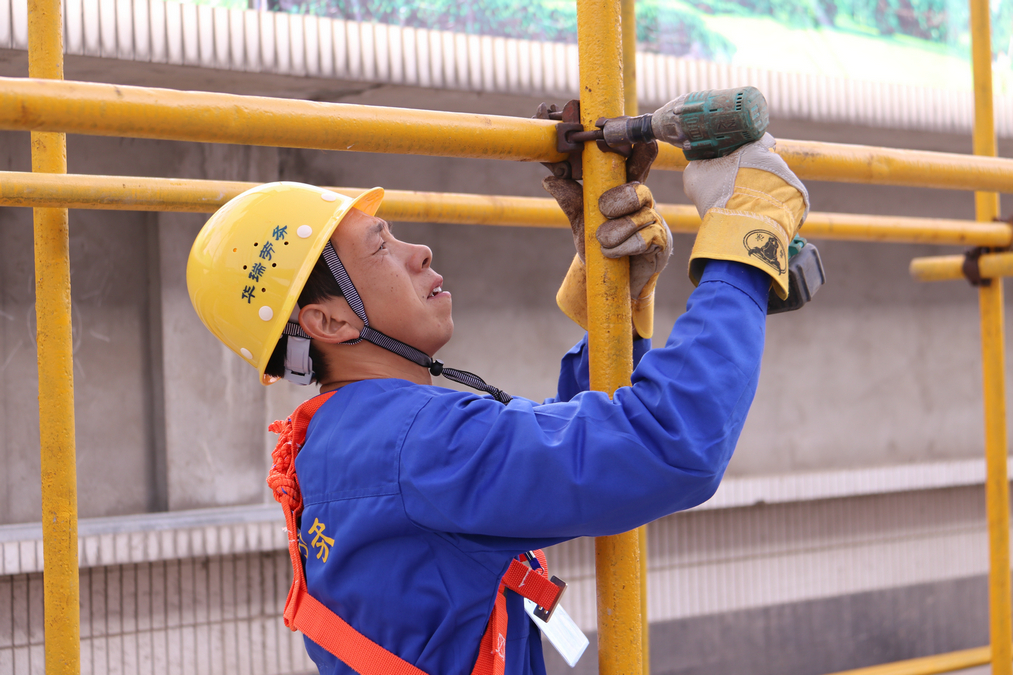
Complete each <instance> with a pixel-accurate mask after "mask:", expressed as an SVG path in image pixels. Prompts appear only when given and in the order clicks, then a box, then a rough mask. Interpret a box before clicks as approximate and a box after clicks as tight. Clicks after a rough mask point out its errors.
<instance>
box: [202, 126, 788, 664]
mask: <svg viewBox="0 0 1013 675" xmlns="http://www.w3.org/2000/svg"><path fill="white" fill-rule="evenodd" d="M772 146H773V139H772V138H770V137H769V135H768V136H766V137H764V139H763V140H761V141H759V142H757V143H753V144H750V145H747V146H745V147H744V148H742V149H740V150H738V151H737V152H735V153H734V154H732V155H729V156H727V157H725V158H722V159H717V160H710V161H706V162H694V163H692V164H691V165H690V166H689V168H688V169H687V171H686V172H685V177H684V182H685V188H686V192H687V194H688V195H689V197H690V198H691V199H692V200H693V201H694V203H695V204H696V206H697V208H698V210H699V211H700V213H701V215H702V216H703V224H702V226H701V228H700V231H699V234H698V235H697V240H696V244H695V246H694V248H693V252H692V254H691V256H690V264H689V269H690V277H691V279H692V280H693V282H694V283H695V284H697V288H696V290H695V291H694V292H693V293H692V295H691V297H690V299H689V302H688V305H687V309H686V312H685V313H684V314H683V315H682V316H681V317H680V318H679V320H678V321H677V322H676V323H675V326H674V327H673V329H672V332H671V334H670V336H669V338H668V340H667V342H666V344H665V345H664V346H662V347H659V348H657V349H653V350H652V349H650V346H651V345H650V340H649V338H650V335H651V333H652V331H653V289H654V284H655V281H656V280H657V276H658V274H659V273H660V272H661V270H662V269H663V268H664V266H665V263H666V262H667V260H668V257H669V255H670V253H671V248H672V246H671V235H670V233H669V231H668V228H667V226H666V225H665V223H664V221H663V220H662V218H661V217H660V216H659V215H658V214H657V212H656V211H654V209H653V206H654V202H653V198H652V197H651V194H650V191H649V190H648V189H647V188H646V186H644V185H643V184H642V183H641V182H630V183H627V184H625V185H622V186H619V187H618V188H615V189H613V190H610V191H608V192H606V193H605V195H603V196H602V198H601V200H600V202H599V205H600V207H601V210H602V212H603V213H604V214H605V215H606V216H608V217H609V218H610V219H609V220H608V221H606V223H605V224H604V225H602V226H601V227H600V228H599V230H598V231H597V237H598V239H599V241H600V242H601V243H602V246H603V250H604V251H605V254H606V255H610V256H613V257H619V256H627V255H628V256H631V258H630V261H631V295H632V297H631V301H632V302H633V306H634V319H633V323H634V326H633V330H634V331H635V337H636V338H638V339H635V340H634V361H635V363H636V368H635V370H634V372H633V377H632V382H633V384H632V386H631V387H623V388H620V389H619V390H617V391H616V392H615V394H614V396H613V397H612V398H611V399H610V398H609V397H608V396H607V395H606V394H604V393H601V392H594V391H588V388H589V385H588V371H587V363H588V357H587V339H586V337H585V338H584V340H582V341H581V342H580V343H579V344H577V345H576V346H575V347H574V348H573V349H572V350H571V351H570V352H569V353H567V354H566V355H565V356H564V357H563V360H562V366H561V369H560V376H559V389H558V394H557V396H556V398H555V399H553V400H550V401H547V402H545V403H536V402H533V401H530V400H526V399H522V398H518V397H510V396H509V395H507V394H506V393H505V392H502V391H501V390H499V389H497V388H495V387H493V386H491V385H488V384H486V383H484V382H483V381H482V380H481V379H480V378H478V377H476V376H473V375H471V374H470V373H465V372H462V371H456V370H453V369H450V368H446V367H444V366H443V364H442V363H440V362H439V361H437V360H435V358H434V355H435V354H436V353H437V352H438V351H439V349H440V348H442V347H443V346H444V345H445V344H446V343H447V342H448V341H449V340H450V338H451V335H452V333H453V320H452V316H451V304H452V300H451V295H450V293H449V292H448V291H446V290H444V280H443V278H442V277H441V276H440V275H439V274H437V273H436V271H435V270H434V269H433V267H432V262H433V260H432V252H431V251H430V249H429V248H427V247H425V246H421V245H416V244H409V243H406V242H403V241H401V240H399V239H398V238H397V237H396V236H395V235H394V233H392V232H391V230H390V228H389V226H388V224H387V223H386V222H385V221H384V220H382V219H380V218H377V217H376V216H375V215H374V214H375V213H376V211H377V208H378V207H379V206H380V203H381V200H382V199H383V190H382V189H380V188H374V189H372V190H369V191H366V192H365V193H363V194H361V195H359V196H358V197H355V198H350V197H347V196H344V195H339V194H336V193H334V192H331V191H328V190H323V189H319V188H315V187H312V186H308V185H302V184H296V183H271V184H267V185H263V186H260V187H257V188H254V189H252V190H249V191H247V192H245V193H243V194H241V195H239V196H238V197H236V198H235V199H233V200H232V201H230V202H229V203H228V204H226V205H225V206H224V207H222V208H221V209H220V210H219V211H218V212H217V213H216V214H215V215H214V216H213V217H212V218H211V219H210V220H209V221H208V223H207V224H206V225H205V226H204V228H203V230H202V231H201V233H200V234H199V235H198V238H197V240H196V241H195V243H194V246H193V249H192V251H191V255H190V260H189V264H188V268H187V285H188V288H189V292H190V296H191V300H192V302H193V304H194V307H195V309H196V310H197V313H198V314H199V315H200V318H201V319H202V320H203V322H204V323H205V325H207V327H208V328H209V329H210V330H211V332H212V333H214V334H215V335H216V336H217V337H218V338H219V339H220V340H222V342H224V343H225V344H226V345H228V346H229V347H230V348H231V349H232V350H233V351H234V352H236V353H237V354H239V355H240V356H241V357H242V358H243V359H245V360H246V361H247V362H249V363H250V364H251V365H252V366H254V367H255V368H257V369H258V370H259V372H260V374H261V376H262V378H263V381H264V382H265V383H269V382H271V381H274V380H276V379H278V378H281V377H284V378H286V379H289V380H292V381H294V382H299V383H302V384H308V383H310V382H316V383H317V384H318V385H319V386H320V392H321V395H319V396H316V397H314V398H311V399H310V400H309V401H307V402H306V403H304V404H303V405H302V406H300V407H299V408H298V409H297V410H296V411H295V412H294V413H293V415H292V416H291V417H290V418H289V419H288V420H286V421H284V422H280V423H275V424H274V425H272V429H273V430H274V431H276V432H278V433H280V439H279V443H278V447H277V449H276V450H275V452H274V455H273V459H274V466H273V468H272V475H271V478H270V480H269V483H270V484H271V486H272V489H273V490H274V493H275V497H276V498H277V499H278V500H279V501H280V502H281V503H282V505H283V507H284V510H285V513H286V522H287V524H288V531H289V533H290V552H291V554H292V559H293V566H294V575H295V580H294V582H293V588H292V591H291V592H290V594H289V599H288V602H287V604H286V610H285V620H286V623H287V624H288V625H289V626H290V627H292V628H293V629H295V628H298V629H300V630H302V631H303V633H304V634H306V636H307V641H306V646H307V649H308V651H309V654H310V656H311V657H312V659H313V660H314V661H315V663H316V664H317V666H318V668H319V670H320V672H321V673H328V674H330V673H349V672H353V669H354V671H357V672H359V673H362V674H363V675H384V674H385V673H391V672H399V673H413V674H418V675H421V674H422V673H427V674H429V675H467V673H471V672H474V673H483V674H486V673H488V675H493V674H496V675H498V674H500V673H510V674H528V673H533V674H539V673H544V670H545V668H544V664H543V660H542V644H541V640H540V639H539V635H538V631H537V630H535V629H534V624H533V623H532V621H531V620H529V618H528V615H527V614H526V613H525V607H524V602H523V598H522V597H521V595H520V594H518V593H517V592H514V591H515V590H517V591H519V592H520V593H528V594H529V597H530V594H531V593H533V594H534V595H535V596H537V597H531V600H532V601H533V602H535V604H537V605H539V608H540V609H541V610H551V609H552V608H553V607H554V605H555V602H556V599H557V598H558V588H557V585H556V584H555V583H554V582H551V581H549V580H548V579H547V576H548V574H547V573H546V569H545V567H546V562H545V560H544V558H543V557H542V556H541V555H539V554H537V553H532V551H534V550H536V549H540V548H542V547H545V546H549V545H552V544H555V543H558V542H562V541H565V540H568V539H571V538H574V537H580V536H600V535H611V534H616V533H620V532H625V531H628V530H630V529H633V528H635V527H637V526H639V525H642V524H644V523H647V522H650V521H652V520H655V519H657V518H660V517H662V516H665V515H668V514H670V513H672V512H675V511H678V510H681V509H686V508H690V507H692V506H695V505H697V504H700V503H701V502H703V501H705V500H707V499H708V498H709V497H710V496H711V495H712V494H713V493H714V491H715V489H716V488H717V486H718V483H719V481H720V479H721V477H722V475H723V472H724V470H725V467H726V465H727V463H728V461H729V459H730V457H731V454H732V450H733V449H734V447H735V444H736V441H737V438H738V436H739V433H740V431H741V429H742V425H743V423H744V421H745V418H746V413H747V411H748V409H749V406H750V403H751V401H752V398H753V395H754V392H755V389H756V384H757V379H758V375H759V367H760V356H761V353H762V351H763V343H764V326H765V321H766V306H767V298H768V293H769V291H770V290H771V288H773V289H774V290H775V291H776V292H778V293H779V294H780V295H782V296H784V295H785V294H786V293H787V278H786V272H785V271H784V269H781V268H779V267H778V266H777V265H774V264H771V262H770V261H771V260H772V259H773V260H775V261H776V259H777V255H778V250H779V251H780V255H781V256H782V257H783V256H784V255H785V251H786V250H787V246H788V242H789V241H790V240H791V239H792V237H793V236H794V234H795V232H796V230H797V229H798V227H799V225H800V223H801V222H802V221H803V219H804V217H805V214H806V213H807V212H808V196H807V193H806V190H805V188H804V187H803V186H802V184H801V182H799V180H798V179H797V178H796V177H795V176H794V175H793V174H792V173H791V171H790V170H789V169H788V168H787V166H786V165H785V164H784V162H783V161H781V159H780V158H779V157H778V156H777V155H775V154H774V153H773V152H771V151H770V149H771V147H772ZM656 152H657V150H656V148H651V147H650V146H644V147H638V149H637V151H636V152H635V153H634V156H633V157H632V158H631V160H630V166H629V174H630V175H631V176H632V177H634V178H641V179H643V178H645V177H646V174H647V170H648V168H649V165H650V161H651V160H652V159H653V156H654V155H655V154H656ZM546 187H547V189H549V191H550V192H551V193H552V194H553V195H554V196H556V197H557V199H558V200H559V202H560V204H561V206H562V208H563V209H564V211H565V212H566V213H567V215H568V216H569V218H570V220H571V225H572V226H573V230H574V235H575V240H576V242H577V246H578V257H577V259H575V261H574V264H573V266H572V267H571V273H570V274H569V275H568V276H567V280H566V281H565V282H564V287H563V288H562V289H561V290H560V294H559V296H558V301H559V303H560V305H561V307H563V309H564V311H565V312H566V313H567V314H568V315H569V316H571V317H574V318H575V319H576V320H578V321H581V320H582V318H584V317H586V309H584V307H583V303H584V302H585V300H584V297H583V296H581V294H580V293H579V292H576V291H574V288H573V286H574V284H577V285H578V286H579V285H580V284H582V283H583V281H582V278H583V276H582V270H581V267H582V261H581V258H582V255H581V254H582V246H583V236H582V233H583V205H582V193H581V188H580V185H579V184H578V183H575V182H573V181H565V180H564V179H547V181H546ZM757 232H759V233H762V234H763V235H764V237H763V238H764V240H765V241H766V240H767V239H770V240H772V241H774V242H775V244H772V245H769V246H771V247H772V248H771V252H770V255H764V256H757V255H751V254H750V248H749V246H747V245H746V244H745V243H744V242H745V241H746V239H747V238H749V237H750V236H751V235H755V234H756V233H757ZM754 238H755V237H754ZM778 247H779V248H778ZM774 249H778V250H774ZM781 267H784V266H781ZM505 283H510V281H509V280H507V281H506V282H505ZM584 320H586V319H584ZM532 339H536V338H535V336H532ZM439 374H443V375H445V376H448V377H451V378H452V379H455V380H457V381H459V382H464V383H466V384H469V385H471V386H473V387H476V388H478V389H480V390H483V391H485V392H486V393H485V394H476V393H467V392H461V391H454V390H451V389H446V388H442V387H438V386H435V385H433V383H432V378H433V376H434V375H439ZM532 572H533V573H534V574H529V573H532ZM511 575H513V576H511ZM529 577H530V578H529ZM533 577H539V579H538V581H539V583H540V584H541V585H540V586H539V588H538V590H537V591H528V590H526V589H528V588H530V587H531V585H532V583H531V578H533ZM536 585H537V584H536ZM539 594H540V595H539ZM536 611H538V610H536ZM546 613H547V611H546Z"/></svg>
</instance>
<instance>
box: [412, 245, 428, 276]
mask: <svg viewBox="0 0 1013 675" xmlns="http://www.w3.org/2000/svg"><path fill="white" fill-rule="evenodd" d="M410 246H411V247H412V255H411V262H412V267H413V268H414V269H416V270H418V271H422V270H424V269H426V268H428V267H429V266H430V265H431V264H432V262H433V252H432V250H431V249H430V248H429V247H428V246H426V245H425V244H410Z"/></svg>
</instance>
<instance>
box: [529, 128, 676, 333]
mask: <svg viewBox="0 0 1013 675" xmlns="http://www.w3.org/2000/svg"><path fill="white" fill-rule="evenodd" d="M657 156H658V145H657V143H655V142H651V143H641V144H638V145H637V146H635V147H634V148H633V153H632V155H630V158H629V159H628V160H627V161H626V176H627V178H628V179H629V181H630V182H629V183H625V184H623V185H620V186H617V187H614V188H612V189H611V190H608V191H606V192H605V193H604V194H602V196H601V197H600V198H599V199H598V208H599V210H600V211H601V212H602V215H604V216H605V217H606V218H609V220H607V221H605V222H604V223H602V225H601V226H600V227H599V228H598V230H597V232H595V237H596V238H597V239H598V243H599V244H601V246H602V253H603V254H604V255H605V257H607V258H621V257H623V256H629V257H630V303H631V308H632V314H633V328H634V330H635V331H636V332H637V334H638V335H639V336H640V337H643V338H649V337H651V335H653V333H654V288H655V285H656V283H657V280H658V275H659V274H661V270H663V269H664V268H665V265H666V264H667V263H668V259H669V257H670V256H671V255H672V233H671V232H670V231H669V229H668V225H667V224H666V223H665V221H664V219H663V218H662V217H661V216H660V215H659V214H658V212H657V211H655V210H654V198H653V197H652V196H651V191H650V190H649V189H648V188H647V186H646V185H644V184H643V181H644V180H646V179H647V175H648V173H650V170H651V164H652V163H653V162H654V159H655V158H656V157H657ZM542 186H543V187H544V188H545V189H546V191H547V192H548V193H549V194H551V195H552V196H553V197H555V199H556V202H557V203H558V204H559V206H560V208H561V209H562V210H563V213H565V214H566V217H567V218H568V219H569V220H570V229H571V231H572V232H573V243H574V246H575V247H576V249H577V255H576V256H574V258H573V262H572V263H571V264H570V269H569V271H568V272H567V273H566V278H565V279H563V284H562V286H560V288H559V292H558V293H557V294H556V304H557V305H559V308H560V309H561V310H563V313H564V314H566V315H567V316H568V317H570V318H571V319H573V321H575V322H576V323H577V324H579V325H580V326H581V327H582V328H584V330H587V277H586V270H585V268H584V188H583V186H581V184H580V183H578V182H577V181H575V180H570V179H567V178H557V177H555V176H549V177H548V178H545V179H544V180H543V181H542Z"/></svg>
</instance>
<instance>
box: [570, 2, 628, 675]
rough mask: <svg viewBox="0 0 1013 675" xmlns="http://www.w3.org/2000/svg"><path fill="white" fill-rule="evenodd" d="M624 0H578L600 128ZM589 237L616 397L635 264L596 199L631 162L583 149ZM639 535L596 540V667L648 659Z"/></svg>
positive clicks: (614, 93)
mask: <svg viewBox="0 0 1013 675" xmlns="http://www.w3.org/2000/svg"><path fill="white" fill-rule="evenodd" d="M620 21H621V19H620V8H619V0H577V49H578V52H579V60H580V121H581V123H582V124H583V125H584V129H594V128H595V126H594V123H595V120H597V119H598V118H599V117H617V116H619V115H622V114H623V80H622V39H621V35H620ZM582 161H583V164H584V223H585V226H584V237H585V239H584V241H585V249H584V250H585V261H586V265H587V309H588V355H589V359H590V363H589V371H590V379H591V388H592V389H595V390H597V391H604V392H607V393H608V394H609V395H610V396H611V395H612V393H613V392H614V391H615V390H616V389H618V388H619V387H622V386H627V385H629V384H630V376H631V374H632V372H633V335H632V330H631V327H632V319H631V315H630V289H629V285H630V265H629V261H628V260H627V259H626V258H623V259H620V260H609V259H607V258H605V257H604V256H603V255H602V253H601V248H600V247H599V245H598V240H597V239H595V236H594V235H595V231H596V230H597V229H598V226H599V225H601V224H602V223H603V222H604V221H605V218H604V216H602V215H601V212H600V211H598V197H599V196H600V195H601V194H602V193H603V192H605V191H606V190H608V189H610V188H612V187H615V186H617V185H621V184H622V183H624V182H626V163H625V159H624V158H623V157H622V156H620V155H617V154H615V153H611V152H602V151H601V150H599V149H598V146H597V145H595V144H594V143H587V144H586V145H585V146H584V153H583V157H582ZM638 542H639V538H638V535H637V532H636V531H635V530H634V531H633V532H627V533H625V534H620V535H615V536H612V537H598V538H597V539H595V542H594V548H595V577H596V581H597V600H598V603H597V604H598V672H599V673H601V675H633V674H636V673H640V672H641V671H642V668H643V664H642V658H641V656H642V653H643V652H642V650H643V647H642V644H641V622H640V551H639V545H638Z"/></svg>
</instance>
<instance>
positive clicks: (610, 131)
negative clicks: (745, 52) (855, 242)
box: [587, 87, 826, 314]
mask: <svg viewBox="0 0 1013 675" xmlns="http://www.w3.org/2000/svg"><path fill="white" fill-rule="evenodd" d="M769 123H770V116H769V114H768V112H767V100H766V99H765V98H764V97H763V94H761V93H760V91H759V90H758V89H757V88H756V87H741V88H737V89H709V90H707V91H695V92H693V93H690V94H685V95H683V96H680V97H679V98H677V99H675V100H672V101H669V102H668V103H666V104H665V105H663V106H661V107H660V108H658V109H657V110H655V111H654V112H653V113H648V114H646V115H639V116H637V117H613V118H603V119H600V120H598V122H597V123H596V125H595V126H597V127H598V129H597V130H596V131H592V132H589V133H588V134H587V136H588V137H589V138H587V140H595V141H598V144H599V146H602V145H605V146H607V148H605V147H603V148H602V149H603V150H606V149H608V150H611V151H614V152H619V153H620V154H628V151H629V149H630V148H631V146H632V144H633V143H646V142H648V141H652V140H655V139H657V140H659V141H665V142H666V143H671V144H672V145H674V146H676V147H677V148H679V149H681V150H682V151H683V153H684V154H685V155H686V159H687V160H689V161H694V160H698V159H716V158H718V157H724V156H725V155H728V154H730V153H732V152H735V150H737V149H739V148H741V147H742V146H743V145H745V144H746V143H752V142H753V141H757V140H759V139H760V138H761V137H762V136H763V134H764V133H766V131H767V126H768V125H769ZM788 249H789V250H788V253H789V256H790V257H789V261H788V276H789V290H788V298H787V300H781V299H780V298H779V297H777V295H776V294H775V293H773V292H771V294H770V296H769V299H768V304H767V313H768V314H777V313H779V312H787V311H790V310H794V309H799V308H800V307H802V305H804V304H806V303H807V302H809V301H810V300H811V299H812V297H813V295H815V294H816V291H817V290H819V288H820V286H822V285H823V284H824V283H825V282H826V275H825V273H824V271H823V262H822V261H821V260H820V253H819V251H818V250H817V249H816V247H815V246H814V245H812V244H809V243H807V242H806V240H805V239H803V238H802V237H800V236H798V235H796V236H795V239H794V240H792V242H791V245H790V246H789V247H788Z"/></svg>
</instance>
